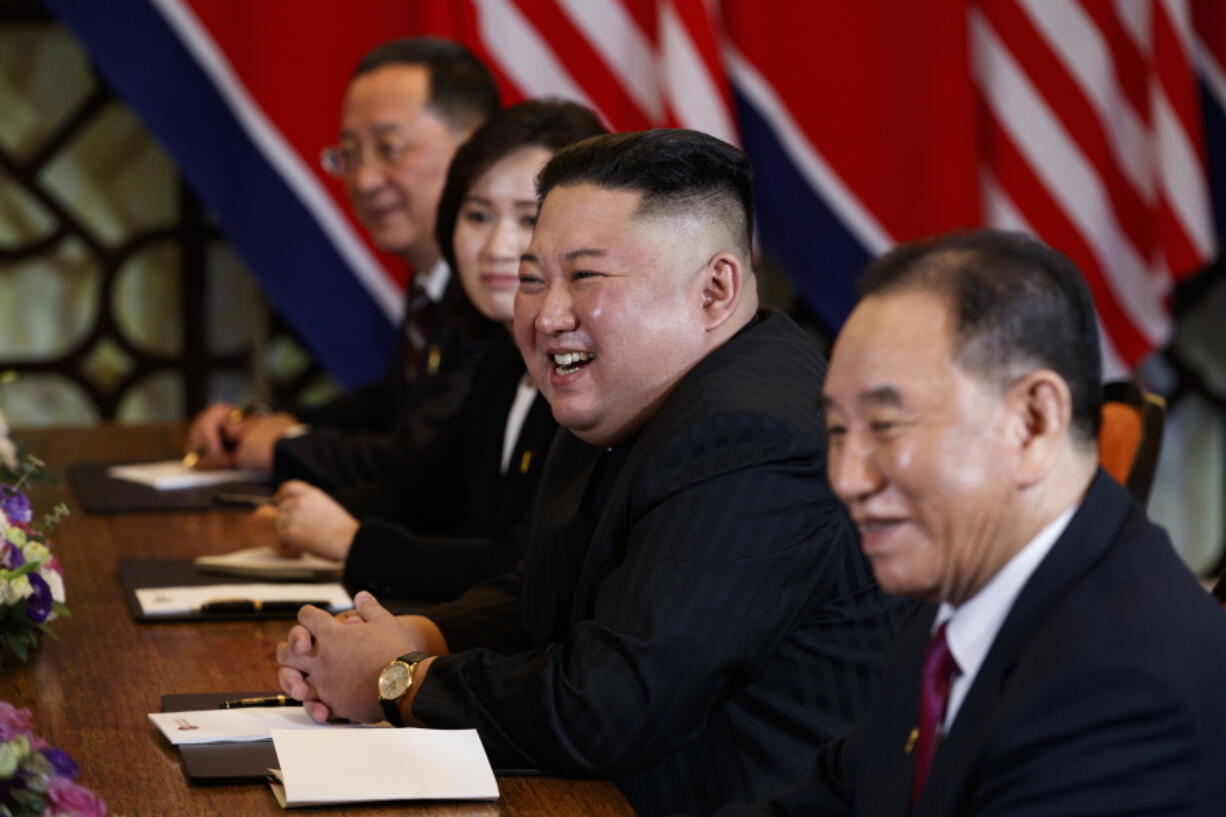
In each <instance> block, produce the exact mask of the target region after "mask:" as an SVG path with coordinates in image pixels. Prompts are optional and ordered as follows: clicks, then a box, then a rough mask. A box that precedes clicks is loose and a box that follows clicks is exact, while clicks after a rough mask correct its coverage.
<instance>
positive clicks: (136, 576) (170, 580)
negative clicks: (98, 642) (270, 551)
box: [119, 559, 434, 622]
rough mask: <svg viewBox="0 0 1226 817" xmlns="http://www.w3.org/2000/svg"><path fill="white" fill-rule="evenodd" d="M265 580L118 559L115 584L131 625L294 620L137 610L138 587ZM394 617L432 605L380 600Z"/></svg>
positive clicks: (291, 614)
mask: <svg viewBox="0 0 1226 817" xmlns="http://www.w3.org/2000/svg"><path fill="white" fill-rule="evenodd" d="M268 581H270V580H269V579H263V578H247V577H243V576H228V575H222V574H218V573H206V572H203V571H201V570H198V569H197V568H196V564H195V562H194V561H193V560H192V559H120V560H119V583H120V584H121V585H123V593H124V598H125V599H126V600H127V602H128V612H129V613H131V614H132V618H133V620H135V621H149V622H161V621H232V620H235V619H256V618H273V619H276V618H279V619H286V620H288V619H293V618H297V616H298V611H297V610H258V611H257V610H248V611H243V612H231V613H182V614H176V615H169V616H147V615H145V613H144V612H143V611H142V610H141V606H140V601H138V600H137V598H136V590H137V589H138V588H142V587H194V586H197V585H205V584H247V583H250V582H265V583H266V582H268ZM380 602H381V603H382V604H383V606H384V607H386V608H387V609H388V610H390V611H392V612H393V613H395V614H396V615H398V616H399V615H410V614H420V613H426V612H428V611H429V610H430V608H431V607H433V606H434V604H433V603H427V602H419V601H412V600H408V599H380Z"/></svg>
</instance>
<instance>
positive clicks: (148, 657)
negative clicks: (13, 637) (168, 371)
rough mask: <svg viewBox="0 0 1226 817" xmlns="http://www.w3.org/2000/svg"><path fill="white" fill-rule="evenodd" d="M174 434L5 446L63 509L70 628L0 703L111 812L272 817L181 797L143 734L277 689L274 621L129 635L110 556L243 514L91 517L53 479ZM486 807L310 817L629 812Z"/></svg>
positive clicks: (263, 797) (605, 803)
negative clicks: (49, 472)
mask: <svg viewBox="0 0 1226 817" xmlns="http://www.w3.org/2000/svg"><path fill="white" fill-rule="evenodd" d="M182 434H183V427H182V426H181V425H177V424H175V425H159V426H142V427H122V426H99V427H93V428H80V429H76V428H74V429H40V430H29V431H24V432H23V431H18V432H15V433H14V437H15V438H16V439H17V440H19V441H22V442H25V443H27V444H28V445H29V448H30V450H31V451H32V452H34V453H36V454H37V455H38V456H39V457H41V458H42V459H44V460H45V461H47V462H48V463H49V464H50V465H51V467H52V468H53V469H58V470H59V473H60V474H61V481H60V483H59V484H58V485H55V486H40V487H37V488H35V489H34V491H33V492H32V493H33V499H34V502H35V506H34V507H35V514H36V518H41V515H42V514H43V513H45V512H46V511H47V510H49V509H50V508H51V506H52V505H53V504H54V503H55V502H57V501H61V500H62V501H64V502H66V503H67V504H68V506H69V507H70V508H71V509H72V516H70V517H69V518H68V519H66V520H65V521H64V522H63V524H62V525H61V526H60V527H59V529H57V531H56V532H55V533H54V534H53V541H54V547H53V550H54V552H55V554H56V556H57V557H58V558H59V560H60V562H61V563H62V565H63V567H64V574H65V581H66V585H67V593H68V606H69V608H70V609H71V611H72V615H73V617H72V618H70V619H67V620H60V621H56V622H55V623H54V628H55V631H56V633H57V634H58V635H59V640H58V641H56V640H51V639H44V640H43V643H42V645H41V647H40V648H39V650H38V652H37V653H36V654H35V655H34V656H33V657H32V659H31V662H30V663H29V664H28V665H22V664H18V663H14V664H11V665H8V666H6V667H5V668H4V669H0V700H6V701H9V702H11V703H13V704H14V705H16V706H19V707H28V708H29V709H31V710H32V711H33V713H34V723H35V728H36V730H37V732H38V734H41V735H42V736H43V737H45V738H47V740H48V741H50V743H51V745H53V746H56V747H59V748H61V749H63V750H65V751H67V752H68V753H69V754H71V755H72V756H73V757H74V758H76V760H77V761H78V763H80V765H81V769H82V774H81V778H80V782H81V783H82V784H83V785H86V786H88V787H90V788H92V789H94V790H95V791H97V792H98V793H99V794H101V795H102V796H103V797H104V798H105V799H106V800H107V802H108V804H109V805H110V808H111V811H112V813H119V814H126V815H165V816H166V817H170V815H206V814H207V815H218V814H224V815H249V814H284V813H285V812H284V811H283V810H282V809H281V808H280V807H279V806H278V805H277V803H276V801H275V800H274V799H273V797H272V795H271V794H270V793H269V791H268V789H267V786H264V785H246V786H235V785H230V786H190V785H188V783H187V781H186V778H185V777H184V776H183V772H182V769H181V768H180V766H179V757H178V753H177V752H176V751H175V750H174V749H173V748H172V747H171V746H169V745H168V744H167V743H166V741H165V740H164V739H163V738H162V736H161V734H160V733H159V732H158V731H157V730H156V729H155V728H154V727H153V725H152V724H151V723H150V722H149V720H148V718H147V717H146V714H147V713H149V712H155V711H157V710H158V709H159V699H160V697H161V696H162V695H163V694H166V693H175V692H217V691H226V690H242V689H275V688H276V685H277V682H276V672H275V663H274V661H273V651H274V647H275V645H276V643H277V642H278V641H279V640H281V638H282V637H283V636H284V634H285V632H286V631H287V629H288V627H289V623H288V622H282V621H264V622H257V621H237V622H210V623H208V624H199V623H169V622H168V623H163V624H147V623H146V624H138V623H136V622H134V621H132V620H131V618H130V617H129V615H128V611H127V608H126V606H125V604H124V598H123V593H122V591H121V589H120V586H119V582H118V580H117V578H116V563H117V560H118V559H120V558H121V557H137V558H141V557H143V558H152V557H188V556H196V555H200V554H202V553H224V552H226V551H230V550H234V549H235V548H237V547H239V546H242V545H243V544H244V541H243V539H244V537H243V533H244V530H245V526H246V514H245V513H244V512H241V511H239V512H232V511H214V512H209V513H158V514H122V515H105V516H104V515H91V514H86V513H85V512H84V511H82V510H81V508H80V506H79V505H78V504H77V502H76V500H75V498H74V497H73V495H72V489H71V487H70V486H69V485H68V483H67V480H66V479H65V478H63V473H64V468H65V467H66V466H67V465H68V464H70V463H75V462H87V461H94V462H102V461H121V460H133V459H142V458H148V459H151V460H152V459H158V458H165V457H167V456H170V455H173V453H174V452H176V451H178V450H179V444H180V440H181V439H182ZM499 788H500V790H501V792H502V799H501V801H499V802H498V803H496V804H488V803H483V804H460V805H437V804H430V805H421V806H405V805H397V806H394V807H377V806H370V807H368V806H353V807H348V808H345V809H334V810H323V809H311V810H310V813H312V814H358V813H360V814H392V813H396V814H405V813H409V814H413V815H482V816H483V817H487V816H492V815H544V817H549V816H550V815H572V814H573V815H579V814H582V815H595V816H597V817H599V816H601V815H608V817H623V816H625V817H632V815H634V811H633V809H631V808H630V806H629V805H628V804H627V803H626V801H625V799H624V798H623V797H622V795H621V793H620V792H619V791H618V790H617V788H616V787H615V786H613V785H612V784H611V783H608V782H605V781H594V780H563V779H557V778H543V777H537V778H532V777H527V778H500V779H499Z"/></svg>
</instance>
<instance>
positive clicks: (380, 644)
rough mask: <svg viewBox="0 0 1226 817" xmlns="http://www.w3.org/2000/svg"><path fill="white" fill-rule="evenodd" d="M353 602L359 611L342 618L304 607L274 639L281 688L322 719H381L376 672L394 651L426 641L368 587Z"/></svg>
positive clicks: (418, 646) (406, 650)
mask: <svg viewBox="0 0 1226 817" xmlns="http://www.w3.org/2000/svg"><path fill="white" fill-rule="evenodd" d="M353 602H354V608H355V609H356V610H357V613H358V616H350V617H348V618H346V619H344V620H339V619H337V618H334V617H332V616H330V615H328V614H327V613H325V612H324V611H323V610H320V609H319V608H318V607H312V606H309V605H308V606H306V607H303V608H302V609H301V610H299V611H298V624H297V625H296V626H295V627H293V628H292V629H291V630H290V631H289V636H288V637H287V639H286V640H285V641H282V642H281V643H280V644H278V645H277V662H278V663H279V664H281V668H280V670H279V671H278V673H277V676H278V679H279V681H280V683H281V689H283V690H285V692H286V694H288V695H290V696H291V697H293V698H296V699H298V700H300V701H302V702H303V705H304V707H305V708H306V712H307V714H308V715H310V716H311V717H312V718H314V719H315V720H317V721H320V722H321V723H322V722H323V721H326V720H329V719H330V718H345V719H347V720H351V721H355V722H357V723H372V722H374V721H381V720H383V709H382V707H380V706H379V687H378V680H379V673H380V672H382V671H383V668H384V667H385V666H387V664H388V662H389V661H392V660H394V659H395V658H396V657H398V656H401V655H404V654H405V653H409V652H417V651H425V650H426V649H427V646H428V645H427V643H426V641H425V639H423V638H421V637H420V634H419V633H418V632H416V631H415V630H414V629H412V628H410V627H406V626H404V624H402V623H401V622H400V621H399V620H397V618H396V617H395V616H393V615H392V614H391V613H390V612H388V611H387V609H385V608H384V607H383V606H381V605H380V604H379V603H378V602H377V601H375V597H374V596H372V595H371V594H370V593H367V592H365V591H363V592H361V593H358V594H357V595H356V596H355V597H354V599H353ZM359 617H360V618H359Z"/></svg>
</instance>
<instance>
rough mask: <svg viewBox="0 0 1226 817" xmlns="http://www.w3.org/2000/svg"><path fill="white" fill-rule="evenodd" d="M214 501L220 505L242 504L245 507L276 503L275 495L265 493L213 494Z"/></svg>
mask: <svg viewBox="0 0 1226 817" xmlns="http://www.w3.org/2000/svg"><path fill="white" fill-rule="evenodd" d="M213 502H215V503H217V504H218V505H240V506H242V507H244V508H259V507H260V506H262V505H276V504H277V500H276V499H275V498H274V497H271V496H267V495H264V494H226V493H221V494H213Z"/></svg>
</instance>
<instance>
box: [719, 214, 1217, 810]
mask: <svg viewBox="0 0 1226 817" xmlns="http://www.w3.org/2000/svg"><path fill="white" fill-rule="evenodd" d="M862 290H863V292H864V298H863V300H862V301H861V302H860V304H859V306H857V307H856V309H855V311H854V312H853V313H852V315H851V317H850V318H849V319H848V321H847V324H846V325H845V326H844V328H843V331H842V333H841V334H840V336H839V338H838V341H837V342H836V344H835V347H834V353H833V356H832V361H831V367H830V375H829V377H828V378H827V381H826V386H825V394H826V416H827V423H828V430H829V434H830V469H829V470H830V481H831V484H832V485H833V486H834V488H835V490H836V491H837V492H838V494H839V497H840V498H841V499H842V500H843V501H844V502H845V503H846V504H847V507H848V509H849V510H850V511H851V514H852V517H853V518H854V519H855V521H856V523H857V525H858V526H859V528H860V533H861V536H862V538H863V546H864V550H865V552H866V553H867V554H868V556H869V558H870V559H871V560H872V564H873V571H874V573H875V574H876V576H877V579H878V581H880V582H881V585H882V587H884V588H885V589H886V590H888V591H890V592H894V593H904V594H907V595H911V596H916V597H919V598H923V599H926V600H928V601H929V602H930V603H929V604H927V605H925V606H923V607H921V608H920V609H919V610H918V611H917V613H916V615H915V616H914V618H913V619H912V620H911V622H910V623H909V624H908V626H907V628H906V629H905V630H904V631H903V633H902V634H901V635H900V636H899V639H898V644H897V645H896V649H895V654H894V656H893V657H892V659H891V662H890V666H889V668H888V669H887V671H886V674H885V676H884V677H883V679H882V681H881V684H880V686H879V687H878V690H877V692H876V697H875V699H874V702H873V705H872V706H871V708H870V711H869V714H868V715H867V716H866V717H865V719H864V720H863V721H862V722H861V723H860V724H859V725H858V726H857V727H856V728H855V729H854V730H852V731H851V733H850V734H849V735H848V736H847V737H846V739H844V740H840V741H833V742H831V743H830V744H828V745H827V746H826V747H825V748H824V749H823V750H822V752H821V753H820V754H819V756H818V763H817V773H816V775H814V777H813V778H812V779H811V780H809V781H808V782H806V783H804V784H801V785H800V786H798V787H797V788H795V789H794V790H792V791H790V792H789V793H787V794H784V795H782V796H780V797H778V799H776V800H775V801H773V802H771V803H769V804H768V805H765V806H759V807H753V808H751V807H734V808H730V809H728V810H727V811H726V812H721V815H724V816H725V817H732V815H741V816H742V817H744V816H745V815H767V814H771V815H796V816H797V817H799V815H853V814H854V815H862V816H863V817H902V815H909V816H910V817H938V815H941V816H942V817H944V816H945V815H965V817H975V816H976V815H984V816H986V815H992V817H1022V815H1062V817H1088V816H1089V815H1103V816H1104V817H1105V815H1111V816H1112V817H1121V816H1122V815H1130V816H1135V815H1147V816H1148V817H1180V816H1183V817H1209V815H1219V814H1222V813H1223V809H1224V808H1226V775H1223V773H1222V772H1223V769H1226V615H1223V613H1222V611H1221V610H1220V609H1218V606H1217V604H1216V603H1215V602H1214V601H1213V600H1212V599H1211V598H1210V597H1209V594H1208V593H1206V592H1205V591H1204V590H1203V589H1202V588H1201V587H1200V586H1199V585H1198V583H1197V582H1196V580H1195V579H1194V578H1193V577H1192V575H1191V574H1190V573H1189V572H1188V571H1187V569H1186V568H1185V567H1184V566H1183V564H1182V563H1181V562H1180V561H1179V558H1178V556H1177V555H1176V554H1175V551H1174V550H1173V548H1172V547H1171V544H1170V541H1169V540H1168V539H1167V536H1166V534H1165V533H1164V532H1163V531H1162V530H1161V529H1160V528H1158V527H1156V526H1154V525H1153V524H1152V523H1150V522H1149V521H1148V520H1147V519H1146V517H1145V512H1144V510H1143V509H1142V508H1141V507H1140V506H1139V505H1137V504H1136V502H1134V501H1133V499H1132V498H1131V497H1130V496H1129V495H1128V494H1127V493H1126V492H1125V491H1124V489H1123V488H1122V487H1120V486H1119V485H1117V484H1115V483H1114V482H1113V481H1112V480H1111V478H1110V477H1108V476H1107V475H1106V473H1105V472H1104V471H1103V470H1102V469H1101V468H1099V467H1098V458H1097V446H1096V439H1097V427H1098V417H1099V394H1100V377H1101V371H1100V362H1099V349H1098V333H1097V327H1096V324H1095V317H1094V307H1093V304H1092V302H1091V300H1090V294H1089V291H1088V290H1087V288H1086V285H1085V283H1084V282H1083V281H1082V279H1081V276H1080V274H1079V273H1078V271H1077V269H1076V268H1075V267H1074V266H1073V264H1072V263H1071V262H1070V261H1069V260H1068V259H1067V258H1065V257H1063V256H1062V255H1060V254H1059V253H1057V252H1055V251H1053V250H1051V249H1049V248H1047V247H1045V246H1043V245H1042V244H1040V243H1039V242H1037V241H1035V240H1033V239H1031V238H1028V237H1026V236H1023V235H1017V234H1008V233H999V232H990V231H985V232H980V233H972V234H968V235H956V236H953V237H949V238H946V239H943V240H937V241H931V242H926V243H920V244H914V245H910V246H904V247H901V248H899V249H898V250H896V251H894V252H893V253H891V254H889V255H887V256H885V257H884V258H882V259H880V260H879V261H877V262H876V263H875V264H874V265H873V266H871V267H870V268H869V270H868V271H867V272H866V274H865V278H864V281H863V283H862Z"/></svg>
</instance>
